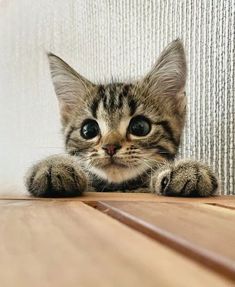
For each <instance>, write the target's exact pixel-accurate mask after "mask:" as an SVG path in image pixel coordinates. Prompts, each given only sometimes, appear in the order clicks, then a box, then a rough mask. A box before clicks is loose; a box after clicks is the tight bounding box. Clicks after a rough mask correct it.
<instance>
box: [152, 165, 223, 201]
mask: <svg viewBox="0 0 235 287" xmlns="http://www.w3.org/2000/svg"><path fill="white" fill-rule="evenodd" d="M151 187H152V189H153V191H154V192H155V193H157V194H162V195H167V196H185V197H187V196H188V197H190V196H191V197H193V196H195V197H197V196H201V197H204V196H210V195H214V194H215V193H216V191H217V188H218V180H217V178H216V176H215V175H214V174H213V172H212V171H211V169H210V168H209V167H208V166H206V165H204V164H202V163H200V162H196V161H179V162H176V163H175V165H169V166H167V167H165V168H160V170H159V171H158V172H157V173H156V174H155V175H154V176H153V177H152V179H151Z"/></svg>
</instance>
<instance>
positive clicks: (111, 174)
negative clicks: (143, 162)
mask: <svg viewBox="0 0 235 287" xmlns="http://www.w3.org/2000/svg"><path fill="white" fill-rule="evenodd" d="M90 171H91V172H92V173H93V174H94V175H97V176H98V177H100V178H102V179H103V180H106V181H108V182H110V183H122V182H125V181H129V180H132V179H135V178H136V177H138V176H140V175H141V174H143V173H144V172H146V171H147V169H146V167H142V166H139V167H138V168H136V167H132V168H131V167H126V166H124V165H123V166H119V165H110V166H109V167H106V168H97V167H92V168H91V169H90Z"/></svg>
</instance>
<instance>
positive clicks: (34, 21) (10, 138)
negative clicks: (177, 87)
mask: <svg viewBox="0 0 235 287" xmlns="http://www.w3.org/2000/svg"><path fill="white" fill-rule="evenodd" d="M111 3H112V4H111ZM212 3H213V5H212ZM234 19H235V2H234V1H233V0H224V1H223V0H218V1H216V0H215V1H212V0H211V1H209V0H208V1H203V0H201V1H183V0H181V1H180V0H178V1H174V0H171V1H170V0H168V1H167V0H166V1H163V0H159V1H154V0H152V1H147V0H146V1H141V0H139V1H137V0H136V1H135V0H132V1H125V0H120V1H108V0H100V1H95V0H88V1H82V0H66V1H64V0H56V1H52V0H40V1H38V0H0V193H2V192H3V190H4V188H3V186H11V185H15V186H16V187H17V188H16V189H11V190H15V191H17V192H18V190H21V191H23V189H22V188H21V186H22V183H23V181H22V178H23V174H24V173H25V170H26V169H27V168H28V167H29V166H30V165H31V164H32V163H33V162H34V161H35V160H38V159H41V158H43V157H44V156H46V155H48V154H54V153H60V152H62V151H63V149H62V145H63V142H62V136H61V133H60V125H59V114H58V107H57V102H56V97H55V95H54V91H53V87H52V84H51V81H50V76H49V70H48V64H47V59H46V55H45V51H52V52H54V53H56V54H58V55H59V56H60V57H62V58H63V59H64V60H65V61H67V62H68V63H70V64H71V65H72V66H73V67H74V68H76V69H78V71H79V72H80V73H81V74H83V75H84V76H86V77H87V78H89V79H90V80H93V81H104V80H106V81H107V80H109V79H110V78H111V77H112V76H113V77H114V78H118V79H119V80H125V79H128V78H136V77H139V76H141V75H142V74H144V73H145V72H146V71H147V70H148V69H149V68H150V66H151V65H152V64H153V63H154V61H155V60H156V58H157V56H158V54H159V53H160V51H161V50H162V49H163V47H164V46H165V45H166V44H167V43H168V42H170V41H171V40H173V39H175V38H177V37H180V38H182V39H183V41H184V43H185V46H186V49H187V55H188V61H189V77H188V89H187V90H188V97H189V100H188V126H187V129H186V131H185V136H184V141H183V146H182V151H181V155H182V156H184V157H195V158H198V159H202V160H204V161H206V162H209V163H210V164H211V165H212V166H213V168H214V169H215V170H216V171H217V173H218V174H219V175H220V178H221V180H222V187H223V191H224V192H225V193H235V190H234V186H235V184H234V177H235V163H234V160H235V154H234V113H235V111H234V107H235V103H234V101H235V100H234V98H235V97H234V65H235V62H234V55H235V53H234V50H235V44H234V43H235V42H234V31H235V30H234ZM5 190H6V189H5Z"/></svg>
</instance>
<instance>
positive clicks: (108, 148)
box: [102, 143, 122, 157]
mask: <svg viewBox="0 0 235 287" xmlns="http://www.w3.org/2000/svg"><path fill="white" fill-rule="evenodd" d="M121 147H122V146H121V145H120V144H118V143H116V144H106V145H103V146H102V149H103V150H104V151H105V153H106V154H107V155H109V156H111V157H112V156H113V155H115V154H116V153H117V151H118V150H119V149H120V148H121Z"/></svg>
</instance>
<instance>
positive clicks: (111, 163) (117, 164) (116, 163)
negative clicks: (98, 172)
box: [102, 157, 127, 169]
mask: <svg viewBox="0 0 235 287" xmlns="http://www.w3.org/2000/svg"><path fill="white" fill-rule="evenodd" d="M110 167H119V168H127V165H126V164H124V163H121V162H120V161H118V160H117V159H114V158H112V157H111V158H110V159H108V160H107V162H106V163H104V165H103V166H102V168H104V169H106V168H110Z"/></svg>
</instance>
